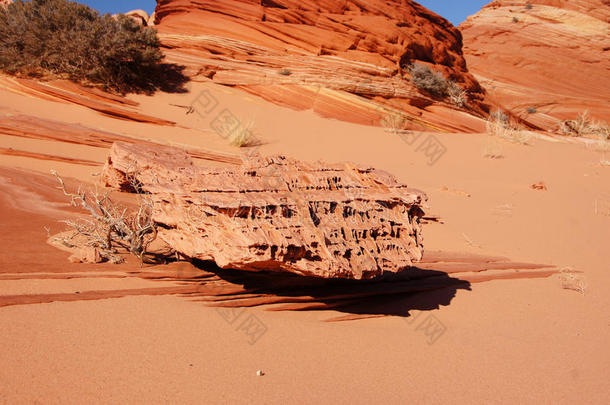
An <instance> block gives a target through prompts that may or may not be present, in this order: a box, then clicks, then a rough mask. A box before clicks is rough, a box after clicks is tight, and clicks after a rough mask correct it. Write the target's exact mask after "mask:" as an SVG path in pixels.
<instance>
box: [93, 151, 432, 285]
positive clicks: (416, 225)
mask: <svg viewBox="0 0 610 405" xmlns="http://www.w3.org/2000/svg"><path fill="white" fill-rule="evenodd" d="M127 179H129V180H132V181H133V180H135V181H137V182H138V183H139V184H141V185H142V189H143V190H144V191H146V192H149V193H151V194H152V197H153V200H154V214H153V218H154V220H155V222H157V223H158V224H159V229H158V236H159V237H160V238H161V239H162V240H163V241H165V242H166V243H167V244H168V245H169V246H171V247H172V248H173V249H174V250H176V251H177V252H179V253H181V254H182V255H184V256H187V257H190V258H195V259H200V260H213V261H215V262H216V264H217V265H218V266H220V267H222V268H232V269H241V270H249V271H261V270H270V271H288V272H293V273H297V274H301V275H308V276H316V277H324V278H353V279H365V278H372V277H376V276H380V275H382V274H386V273H398V272H400V271H403V270H407V269H408V268H409V267H410V266H411V265H412V264H413V263H415V262H418V261H419V260H421V258H422V254H423V243H422V234H421V224H420V222H419V218H420V216H421V215H422V214H423V212H422V210H421V206H422V204H424V203H425V201H426V196H425V194H424V193H422V192H419V191H417V190H412V189H408V188H407V186H405V185H403V184H400V183H398V182H397V181H396V180H395V179H394V177H392V176H391V175H390V174H388V173H385V172H382V171H378V170H375V169H372V168H368V167H358V166H355V165H353V164H349V163H343V164H326V163H322V162H319V163H316V164H310V163H305V162H300V161H296V160H293V159H287V158H285V157H282V156H275V157H270V158H250V159H246V160H244V162H243V164H242V165H240V166H237V167H235V168H231V169H204V168H200V167H197V166H194V165H193V164H192V162H191V161H190V158H189V156H188V155H187V154H186V153H185V152H183V151H179V150H176V149H173V148H162V149H157V148H150V147H146V146H142V145H132V144H124V143H119V142H117V143H115V144H114V145H113V147H112V149H111V152H110V156H109V159H108V162H107V164H106V166H105V168H104V171H103V173H102V181H103V182H104V184H106V185H110V186H114V187H116V188H120V189H125V187H123V185H124V184H126V183H127V181H126V180H127Z"/></svg>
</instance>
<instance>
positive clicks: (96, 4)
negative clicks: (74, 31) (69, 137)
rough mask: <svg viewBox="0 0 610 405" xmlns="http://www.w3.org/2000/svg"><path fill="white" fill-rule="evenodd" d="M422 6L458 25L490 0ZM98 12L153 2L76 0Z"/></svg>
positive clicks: (432, 1) (428, 1) (441, 0)
mask: <svg viewBox="0 0 610 405" xmlns="http://www.w3.org/2000/svg"><path fill="white" fill-rule="evenodd" d="M417 1H418V3H420V4H421V5H422V6H424V7H427V8H428V9H430V10H432V11H434V12H435V13H437V14H440V15H442V16H443V17H445V18H446V19H448V20H449V21H451V22H452V23H453V24H454V25H458V24H460V23H461V22H462V21H464V20H465V19H466V17H467V16H469V15H471V14H474V13H476V12H477V11H479V10H480V9H481V7H483V6H484V5H485V4H487V3H489V2H490V1H491V0H461V1H460V0H417ZM78 2H79V3H84V4H87V5H89V6H91V7H93V8H96V9H98V10H100V11H101V12H102V13H124V12H126V11H129V10H134V9H137V8H141V9H142V10H144V11H146V12H147V13H149V14H151V13H152V12H153V11H154V9H155V5H156V4H157V2H156V1H155V0H127V1H125V0H78Z"/></svg>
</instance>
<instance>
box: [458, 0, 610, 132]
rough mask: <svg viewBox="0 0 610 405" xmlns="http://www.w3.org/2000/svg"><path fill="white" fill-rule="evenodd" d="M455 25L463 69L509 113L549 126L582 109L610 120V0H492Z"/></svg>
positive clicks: (546, 127) (539, 124) (552, 127)
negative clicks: (465, 65) (465, 66)
mask: <svg viewBox="0 0 610 405" xmlns="http://www.w3.org/2000/svg"><path fill="white" fill-rule="evenodd" d="M459 28H460V29H461V31H462V34H463V36H464V54H465V57H466V61H467V62H468V68H469V69H470V71H471V72H472V73H474V74H475V76H476V77H477V78H478V79H479V82H480V83H481V84H482V85H483V86H484V87H485V88H486V89H487V91H488V93H489V95H490V97H492V98H494V99H496V100H497V101H499V103H500V104H502V105H504V106H505V107H506V108H507V109H509V110H510V111H511V112H513V113H515V114H516V115H518V116H520V117H522V118H524V119H527V120H528V121H530V122H532V123H533V124H535V125H536V126H538V127H540V128H542V129H547V130H556V129H557V128H558V124H559V121H560V120H564V119H572V118H575V117H576V116H577V115H578V114H580V113H582V112H584V111H588V112H589V113H590V115H591V116H592V117H594V118H596V119H598V120H604V121H606V122H610V109H609V108H608V102H609V95H610V80H608V78H609V77H610V2H608V1H607V0H521V1H494V2H492V3H490V4H489V5H487V6H486V7H484V8H483V9H482V10H481V11H480V12H479V13H477V14H475V15H474V16H471V17H469V18H468V20H466V22H464V23H463V24H461V25H460V27H459ZM534 110H535V112H534Z"/></svg>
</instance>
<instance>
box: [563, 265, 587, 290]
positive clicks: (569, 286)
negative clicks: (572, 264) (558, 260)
mask: <svg viewBox="0 0 610 405" xmlns="http://www.w3.org/2000/svg"><path fill="white" fill-rule="evenodd" d="M559 282H560V283H561V288H563V289H565V290H572V291H576V292H578V293H580V294H583V295H584V294H585V291H586V289H587V281H586V280H585V277H584V275H582V274H578V273H576V272H574V271H573V270H572V269H569V268H565V269H561V271H560V273H559Z"/></svg>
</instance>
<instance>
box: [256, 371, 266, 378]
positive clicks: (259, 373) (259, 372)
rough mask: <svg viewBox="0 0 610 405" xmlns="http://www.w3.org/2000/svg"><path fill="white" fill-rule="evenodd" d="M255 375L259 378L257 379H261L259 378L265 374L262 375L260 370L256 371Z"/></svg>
mask: <svg viewBox="0 0 610 405" xmlns="http://www.w3.org/2000/svg"><path fill="white" fill-rule="evenodd" d="M256 375H257V376H259V377H261V376H264V375H265V373H263V371H262V370H258V371H257V372H256Z"/></svg>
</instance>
